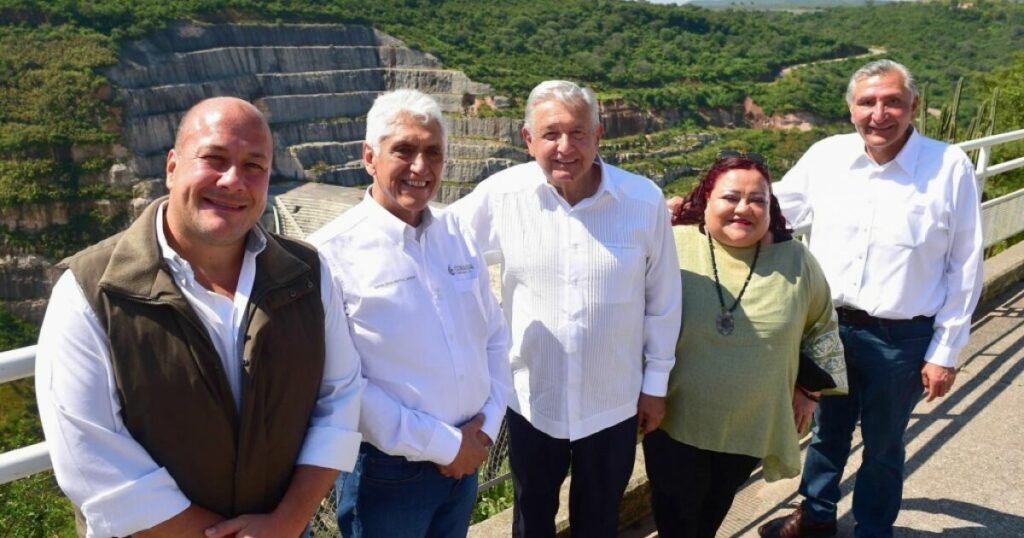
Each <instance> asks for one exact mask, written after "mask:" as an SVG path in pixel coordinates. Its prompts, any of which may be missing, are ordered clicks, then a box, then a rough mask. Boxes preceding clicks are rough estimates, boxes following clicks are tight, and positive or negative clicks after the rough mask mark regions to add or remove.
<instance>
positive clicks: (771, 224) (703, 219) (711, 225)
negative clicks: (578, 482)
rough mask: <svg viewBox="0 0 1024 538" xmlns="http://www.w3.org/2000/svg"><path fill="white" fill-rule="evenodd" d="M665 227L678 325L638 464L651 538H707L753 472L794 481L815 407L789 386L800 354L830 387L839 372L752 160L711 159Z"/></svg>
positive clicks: (832, 332) (811, 266) (818, 296)
mask: <svg viewBox="0 0 1024 538" xmlns="http://www.w3.org/2000/svg"><path fill="white" fill-rule="evenodd" d="M673 223H674V224H679V225H678V226H676V227H675V228H674V229H673V231H674V235H675V241H676V248H677V250H678V252H679V267H680V272H681V274H682V279H683V324H682V328H681V329H680V335H679V343H678V345H677V347H676V365H675V368H674V369H673V370H672V373H671V376H670V379H669V388H668V395H667V399H668V401H667V413H666V415H665V419H664V420H663V421H662V423H661V426H660V429H658V430H655V431H654V432H651V433H650V434H648V435H647V436H646V437H645V438H644V442H643V444H644V455H645V458H646V462H647V475H648V477H649V479H650V483H651V497H652V506H653V509H654V521H655V524H656V525H657V527H658V531H659V533H660V534H661V536H665V537H670V538H675V537H690V536H694V537H705V536H706V537H713V536H714V535H715V532H716V531H717V530H718V527H719V526H721V524H722V520H723V519H725V515H726V513H727V512H728V511H729V507H730V506H731V505H732V501H733V498H734V497H735V496H736V491H737V490H738V488H739V487H740V486H741V485H742V484H743V483H744V482H745V481H746V479H747V478H748V477H749V476H750V474H751V472H753V470H754V468H755V467H756V466H757V464H758V463H759V462H763V469H764V471H763V472H764V478H765V480H768V481H773V480H778V479H780V478H787V477H791V476H795V475H797V474H799V472H800V450H799V445H798V435H799V433H800V432H803V431H805V430H806V428H807V427H808V425H809V422H810V418H811V414H812V413H813V411H814V408H815V404H816V402H817V398H818V393H816V392H811V391H808V390H804V389H802V388H801V387H800V386H798V385H797V384H796V379H797V372H798V365H799V363H800V360H799V355H800V353H801V352H803V353H804V354H805V355H808V356H809V357H810V358H811V359H813V361H814V362H815V363H816V364H818V365H821V366H823V367H824V369H825V370H826V371H827V372H828V373H829V374H831V375H832V377H833V378H834V379H837V380H838V384H839V385H840V386H841V387H842V386H845V363H844V362H843V348H842V344H841V343H840V341H839V333H838V326H837V323H836V317H835V312H834V310H833V308H832V303H831V299H830V295H829V289H828V284H827V283H826V282H825V277H824V275H823V274H822V272H821V268H820V267H819V266H818V263H817V262H816V261H815V260H814V258H813V257H811V255H810V253H809V252H808V251H807V249H806V248H805V247H804V245H803V244H802V243H800V242H799V241H794V240H793V238H792V232H791V231H790V230H789V229H787V226H786V221H785V219H784V218H783V216H782V211H781V209H780V208H779V204H778V201H777V200H776V199H775V197H774V196H773V195H772V194H771V180H770V178H769V175H768V170H767V168H766V167H765V165H764V164H763V159H761V158H760V156H757V155H755V154H750V155H745V154H735V155H731V156H727V157H726V156H723V158H719V159H718V160H716V161H715V163H714V164H713V165H712V167H711V169H710V170H708V172H707V173H706V174H705V176H704V178H703V179H702V180H701V182H700V184H699V185H697V187H696V188H695V189H694V190H693V191H692V192H691V193H690V194H689V195H688V196H687V197H686V198H685V199H684V201H683V203H682V205H681V207H679V208H678V209H677V211H676V212H675V213H674V214H673Z"/></svg>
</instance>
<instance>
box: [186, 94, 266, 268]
mask: <svg viewBox="0 0 1024 538" xmlns="http://www.w3.org/2000/svg"><path fill="white" fill-rule="evenodd" d="M272 155H273V147H272V142H271V135H270V128H269V127H268V126H267V123H266V121H264V120H263V117H262V116H261V115H260V114H259V112H258V111H257V110H256V109H255V108H254V107H253V106H252V105H250V104H249V103H247V102H245V101H242V100H239V99H234V98H218V99H210V100H207V101H204V102H203V103H200V104H199V105H197V106H196V108H194V109H193V110H192V111H190V112H189V114H188V115H186V117H185V118H184V119H183V120H182V126H181V130H180V133H179V136H178V139H177V140H176V141H175V146H174V148H173V149H171V150H170V152H168V154H167V188H168V190H169V191H170V199H169V201H168V203H167V209H166V227H167V228H166V229H167V232H168V236H169V240H170V241H172V242H173V244H174V245H175V246H176V248H179V249H181V250H183V251H186V252H187V251H189V250H190V249H192V248H196V247H198V248H202V247H211V246H212V247H223V246H241V245H242V241H243V239H244V238H245V235H246V234H247V233H248V232H249V230H250V229H252V227H253V226H254V225H255V224H256V222H257V221H258V220H259V218H260V216H261V215H262V214H263V209H264V207H265V206H266V204H267V185H268V183H269V182H270V165H271V158H272ZM186 252H182V254H186ZM186 257H187V255H186Z"/></svg>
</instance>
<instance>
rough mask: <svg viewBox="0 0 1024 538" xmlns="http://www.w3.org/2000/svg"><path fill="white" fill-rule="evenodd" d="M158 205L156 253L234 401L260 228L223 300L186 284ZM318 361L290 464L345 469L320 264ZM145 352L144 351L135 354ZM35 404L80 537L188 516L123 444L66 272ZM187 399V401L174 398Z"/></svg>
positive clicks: (345, 340) (337, 333) (329, 299)
mask: <svg viewBox="0 0 1024 538" xmlns="http://www.w3.org/2000/svg"><path fill="white" fill-rule="evenodd" d="M163 209H164V208H163V207H161V208H160V210H159V211H158V212H157V217H156V218H157V226H156V228H157V230H158V232H157V234H158V242H159V244H160V251H161V254H162V256H163V259H164V261H165V262H166V265H167V266H168V267H169V268H170V271H171V274H172V276H173V277H174V280H175V282H176V283H177V284H178V287H179V288H180V290H181V292H182V294H183V295H184V297H185V298H186V299H187V300H188V302H189V304H190V305H191V306H192V308H193V309H194V310H195V312H196V314H197V315H198V316H199V318H200V319H201V320H202V322H203V325H204V326H205V327H206V329H207V331H208V332H209V334H210V339H211V340H212V341H213V344H214V346H215V347H216V349H217V353H218V355H219V356H220V359H221V363H222V364H223V365H224V371H225V372H226V373H227V374H228V375H227V377H228V382H229V384H230V386H231V391H232V393H233V395H234V397H235V402H236V405H237V404H238V402H240V401H241V400H240V398H241V389H240V380H241V369H242V356H241V350H242V347H241V346H242V342H241V337H244V335H241V334H240V328H241V323H242V320H243V319H244V313H245V308H246V305H247V304H248V301H249V294H250V293H251V291H252V285H253V281H254V279H255V273H256V256H257V255H258V254H259V253H260V252H261V251H262V250H263V248H264V247H265V246H266V238H265V237H264V236H263V234H262V232H260V231H259V229H254V230H253V232H251V233H250V234H249V236H248V240H247V244H246V252H245V257H244V260H243V262H242V270H241V273H240V274H239V279H238V286H237V290H236V292H235V298H234V300H233V301H232V300H231V299H228V298H226V297H224V296H222V295H218V294H216V293H213V292H211V291H209V290H207V289H206V288H204V287H203V286H202V285H200V284H199V283H198V282H196V280H195V276H194V274H193V272H192V268H191V266H190V265H189V263H188V262H187V261H185V260H184V259H183V258H181V257H180V256H179V255H178V254H177V253H176V252H174V250H173V249H172V248H171V247H170V246H169V245H168V243H167V239H166V237H165V236H164V233H163ZM321 282H323V283H325V285H323V286H321V300H322V301H323V305H324V312H325V313H326V319H325V321H324V328H325V334H326V341H325V344H326V355H325V360H324V372H323V380H322V381H321V384H320V390H319V399H318V400H317V402H316V405H315V407H314V408H313V414H312V416H311V417H310V426H309V429H308V430H307V432H306V438H305V440H304V441H303V445H302V450H301V452H300V453H299V457H298V460H297V461H296V464H299V465H303V464H304V465H316V466H319V467H328V468H331V469H338V470H343V471H347V470H351V469H352V467H353V465H354V463H355V459H356V456H357V454H358V451H359V441H360V436H359V434H358V433H357V432H356V427H357V424H358V415H359V397H360V392H361V389H362V384H363V382H362V379H361V377H360V376H359V360H358V357H357V356H356V352H355V348H354V347H353V346H352V341H351V339H350V338H349V334H348V324H347V323H346V320H345V315H344V311H343V310H342V309H341V308H340V304H341V299H340V298H339V297H337V296H336V294H335V293H334V291H333V286H330V285H328V284H327V283H329V282H330V273H329V270H328V268H327V264H326V263H324V262H322V263H321ZM142 351H145V350H142ZM35 377H36V397H37V398H38V401H39V415H40V418H41V419H42V422H43V426H44V430H45V433H46V441H47V447H48V448H49V451H50V457H51V459H52V460H53V466H54V470H55V471H56V472H57V476H58V477H60V485H61V488H62V489H63V490H64V491H65V492H66V493H67V495H68V497H69V498H70V499H71V501H72V502H73V503H74V504H76V505H77V506H80V507H81V510H82V513H83V514H84V515H85V518H86V521H87V522H88V531H87V536H89V537H103V536H127V535H130V534H132V533H135V532H138V531H140V530H144V529H148V528H151V527H153V526H155V525H157V524H159V523H162V522H163V521H166V520H168V519H170V518H171V517H173V516H175V515H177V514H179V513H180V512H182V511H184V510H185V509H186V508H188V506H189V504H190V501H189V499H187V498H186V497H185V495H184V494H183V493H182V492H181V490H180V489H179V488H178V486H177V484H176V483H175V481H174V478H173V477H171V475H170V474H169V473H168V472H167V470H166V469H165V468H163V467H160V466H158V465H157V464H156V462H154V461H153V459H152V458H151V457H150V455H149V453H147V452H146V450H145V449H144V448H143V447H142V446H141V445H139V444H138V442H136V441H135V439H133V438H132V436H131V434H130V433H129V432H128V430H127V429H126V428H125V425H124V422H123V420H122V417H121V404H120V400H119V399H118V396H117V392H116V384H115V382H114V373H113V367H112V365H111V363H110V347H109V342H108V340H107V336H106V333H105V331H104V330H103V327H102V325H101V324H100V321H99V319H98V318H97V317H96V314H95V313H94V312H93V310H92V307H91V306H90V305H89V303H88V301H87V300H86V298H85V296H84V294H83V292H82V289H81V287H80V286H79V285H78V281H77V280H76V279H75V276H74V275H73V274H72V273H71V271H65V272H64V274H63V275H61V277H60V279H59V280H58V281H57V284H56V285H55V286H54V288H53V292H52V294H51V296H50V304H49V307H48V308H47V310H46V317H45V318H44V320H43V325H42V328H41V329H40V332H39V347H38V350H37V352H36V375H35ZM182 397H187V395H182Z"/></svg>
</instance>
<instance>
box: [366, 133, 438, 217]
mask: <svg viewBox="0 0 1024 538" xmlns="http://www.w3.org/2000/svg"><path fill="white" fill-rule="evenodd" d="M363 165H364V166H365V167H366V171H367V172H368V173H369V174H370V175H371V176H373V187H372V189H371V191H370V192H371V195H372V196H373V199H374V200H376V201H377V203H379V204H380V205H381V206H383V207H384V208H385V209H387V210H388V211H389V212H391V214H392V215H394V216H396V217H398V218H399V219H402V221H404V222H405V223H406V224H409V225H410V226H418V225H419V223H420V216H421V214H422V213H423V209H424V208H426V207H427V203H428V202H430V200H431V198H433V197H434V193H436V192H437V189H438V188H440V186H441V173H442V171H443V170H444V138H443V137H442V135H441V126H440V125H439V124H438V123H437V121H436V120H430V121H428V122H427V123H426V124H423V123H421V122H420V121H419V120H417V119H416V118H414V117H413V116H411V115H408V114H401V115H399V117H398V125H396V126H395V128H394V131H393V132H392V134H391V135H389V136H387V137H385V138H384V139H382V140H381V142H380V152H379V153H377V154H375V153H374V152H373V148H371V147H370V145H369V144H363Z"/></svg>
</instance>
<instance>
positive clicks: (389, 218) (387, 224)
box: [361, 185, 434, 245]
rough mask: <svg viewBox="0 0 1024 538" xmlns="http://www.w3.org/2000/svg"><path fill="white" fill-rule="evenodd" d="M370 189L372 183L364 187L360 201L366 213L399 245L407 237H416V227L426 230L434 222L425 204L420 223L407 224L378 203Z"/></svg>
mask: <svg viewBox="0 0 1024 538" xmlns="http://www.w3.org/2000/svg"><path fill="white" fill-rule="evenodd" d="M371 189H373V185H370V186H369V187H366V194H364V195H363V201H362V202H361V203H362V204H363V205H364V206H366V214H367V216H368V217H369V218H370V220H372V221H373V223H374V224H375V225H376V226H377V229H378V230H380V231H381V232H382V233H383V234H384V235H386V236H387V237H388V238H389V239H391V240H392V241H394V242H395V243H396V244H399V245H401V244H403V243H404V242H405V241H406V240H408V239H416V237H417V236H416V230H417V228H419V229H420V230H426V229H427V228H428V227H429V226H430V225H431V223H433V222H434V214H433V212H431V210H430V206H427V207H424V208H423V214H422V215H421V216H420V218H421V220H420V225H419V226H418V227H414V226H409V225H408V224H407V223H406V222H405V221H404V220H402V219H400V218H398V217H396V216H394V215H392V214H391V212H390V211H388V210H387V209H385V208H384V206H382V205H380V203H379V202H377V200H375V199H374V198H373V195H372V194H371V193H370V190H371Z"/></svg>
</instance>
